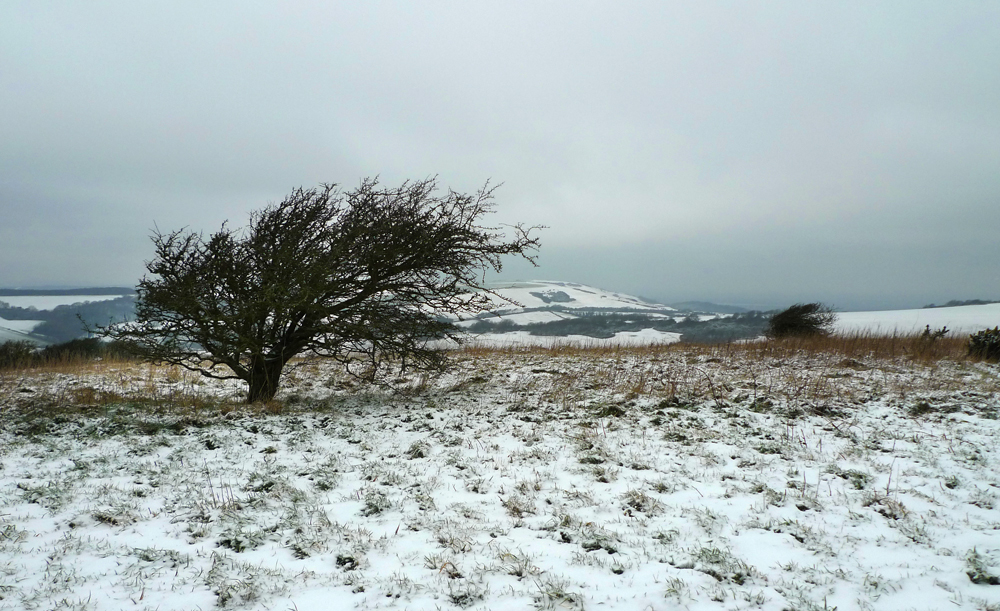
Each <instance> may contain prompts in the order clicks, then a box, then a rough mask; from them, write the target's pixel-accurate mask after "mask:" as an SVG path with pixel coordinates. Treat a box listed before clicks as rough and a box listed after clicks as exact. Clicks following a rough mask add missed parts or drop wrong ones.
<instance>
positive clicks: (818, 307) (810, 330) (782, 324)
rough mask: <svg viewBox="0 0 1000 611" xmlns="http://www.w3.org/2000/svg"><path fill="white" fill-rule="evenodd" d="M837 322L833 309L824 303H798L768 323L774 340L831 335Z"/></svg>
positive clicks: (773, 317) (768, 333)
mask: <svg viewBox="0 0 1000 611" xmlns="http://www.w3.org/2000/svg"><path fill="white" fill-rule="evenodd" d="M836 321H837V314H836V313H834V311H833V309H832V308H830V307H829V306H827V305H824V304H822V303H797V304H795V305H793V306H791V307H789V308H788V309H787V310H783V311H781V312H778V313H777V314H775V315H774V316H772V317H771V320H770V321H769V322H768V327H767V335H768V337H772V338H781V337H808V336H815V335H829V334H830V333H831V331H832V330H833V325H834V323H835V322H836Z"/></svg>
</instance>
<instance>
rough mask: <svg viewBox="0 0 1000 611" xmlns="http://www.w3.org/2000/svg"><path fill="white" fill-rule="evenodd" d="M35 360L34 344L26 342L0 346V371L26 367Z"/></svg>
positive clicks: (9, 342)
mask: <svg viewBox="0 0 1000 611" xmlns="http://www.w3.org/2000/svg"><path fill="white" fill-rule="evenodd" d="M34 359H35V344H33V343H31V342H29V341H27V340H18V341H7V342H4V343H2V344H0V369H15V368H18V367H27V366H29V365H31V363H32V361H34Z"/></svg>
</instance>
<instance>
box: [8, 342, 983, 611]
mask: <svg viewBox="0 0 1000 611" xmlns="http://www.w3.org/2000/svg"><path fill="white" fill-rule="evenodd" d="M727 350H731V348H730V349H727ZM752 352H753V351H752V350H747V351H745V352H736V353H735V354H729V355H725V354H722V352H721V351H720V352H719V353H715V352H712V350H711V349H708V348H700V349H696V348H690V347H676V346H673V347H664V348H661V349H645V350H641V351H589V352H587V351H572V350H564V351H560V352H545V351H535V352H532V351H517V350H514V351H499V352H494V353H481V352H475V351H474V352H469V353H459V354H458V355H457V357H456V358H457V362H456V365H455V367H454V368H453V369H452V370H451V372H449V373H448V374H446V375H443V376H441V377H438V378H430V379H429V378H427V377H424V376H422V375H416V374H413V375H410V374H408V375H404V376H399V377H393V378H391V379H389V380H388V386H387V387H384V388H380V387H370V386H365V385H359V384H357V383H354V382H352V381H351V380H350V379H348V378H346V377H344V376H343V374H341V373H339V372H338V371H337V370H336V369H334V368H332V367H328V366H326V365H320V364H315V363H306V364H303V365H301V366H299V367H298V368H296V369H294V370H293V371H291V372H290V373H289V375H288V376H287V379H286V380H285V388H284V390H283V391H282V393H281V394H280V395H279V399H280V401H281V403H282V405H283V408H282V409H281V413H273V412H275V411H277V408H276V407H273V406H272V408H270V409H266V408H261V407H243V406H239V405H237V404H235V403H230V402H229V398H233V397H236V396H237V395H239V394H240V393H241V389H239V388H238V387H237V386H235V385H232V384H228V383H223V382H212V381H205V380H202V379H195V378H190V377H188V376H187V375H186V374H183V373H181V372H179V371H176V370H173V369H166V368H152V367H147V366H137V365H125V366H116V365H97V366H95V367H94V368H93V369H92V370H88V371H81V372H69V373H59V372H50V373H27V374H24V373H19V374H12V373H8V374H3V377H2V378H0V408H2V409H3V419H2V425H0V609H57V608H58V609H126V608H127V609H137V610H141V609H150V610H152V609H159V610H162V611H167V610H169V609H213V608H235V609H281V610H285V609H302V610H305V609H349V608H358V609H378V608H386V609H458V608H470V609H494V610H507V609H509V610H514V609H528V608H549V609H563V608H585V609H637V610H641V609H654V610H659V609H678V608H681V609H768V610H772V609H773V610H775V611H778V610H781V609H805V610H819V609H834V608H838V609H979V610H987V609H997V608H1000V586H996V585H990V583H991V582H992V583H995V582H997V581H1000V578H998V576H1000V497H998V492H1000V491H998V486H1000V475H998V473H1000V471H998V466H1000V448H998V441H1000V435H998V432H1000V420H997V417H998V410H1000V368H998V366H997V365H989V364H982V363H970V362H940V363H936V364H929V365H925V364H919V363H911V362H907V361H903V360H892V361H875V360H865V359H845V358H843V357H841V356H836V355H823V354H820V355H811V356H810V355H798V356H796V355H787V354H786V355H776V356H774V357H771V358H767V359H765V358H762V357H758V356H753V355H752Z"/></svg>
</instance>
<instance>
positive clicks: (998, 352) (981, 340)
mask: <svg viewBox="0 0 1000 611" xmlns="http://www.w3.org/2000/svg"><path fill="white" fill-rule="evenodd" d="M969 356H971V357H975V358H980V359H984V360H987V361H1000V327H993V328H992V329H983V330H982V331H980V332H979V333H973V334H972V335H970V336H969Z"/></svg>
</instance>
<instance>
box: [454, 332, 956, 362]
mask: <svg viewBox="0 0 1000 611" xmlns="http://www.w3.org/2000/svg"><path fill="white" fill-rule="evenodd" d="M968 343H969V342H968V338H966V337H964V336H949V337H943V338H939V339H936V340H933V341H930V340H927V339H926V338H924V337H923V336H922V335H921V334H919V333H915V334H892V335H878V334H874V333H867V332H861V333H852V334H845V335H829V336H814V337H802V338H784V339H766V340H760V341H746V342H728V343H723V344H692V343H686V342H678V343H672V344H654V345H645V346H603V345H602V346H598V345H587V344H586V343H579V342H565V343H554V344H553V345H552V346H550V347H540V346H504V347H491V346H484V345H480V344H469V345H467V346H464V347H463V348H462V349H461V350H460V351H459V352H460V353H461V354H465V355H468V356H488V355H497V354H501V355H502V354H538V355H549V356H593V357H599V358H607V357H616V356H654V355H663V354H674V353H678V352H680V353H695V354H701V355H709V356H712V357H715V358H730V357H735V356H739V357H742V358H747V357H750V358H760V359H765V358H771V359H775V358H777V359H785V358H790V357H793V356H796V355H832V356H839V357H841V358H855V359H857V358H872V359H898V358H907V359H911V360H915V361H922V362H933V361H939V360H952V361H967V360H974V359H970V357H969V356H968Z"/></svg>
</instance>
